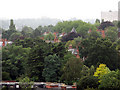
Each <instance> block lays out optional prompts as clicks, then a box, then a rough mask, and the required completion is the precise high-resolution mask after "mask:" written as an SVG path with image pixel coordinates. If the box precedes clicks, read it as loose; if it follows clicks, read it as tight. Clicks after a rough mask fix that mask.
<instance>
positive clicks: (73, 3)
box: [0, 0, 120, 20]
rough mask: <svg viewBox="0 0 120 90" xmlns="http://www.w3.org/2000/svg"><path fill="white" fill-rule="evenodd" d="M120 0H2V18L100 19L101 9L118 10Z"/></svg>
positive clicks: (0, 3) (0, 16)
mask: <svg viewBox="0 0 120 90" xmlns="http://www.w3.org/2000/svg"><path fill="white" fill-rule="evenodd" d="M118 1H120V0H0V19H23V18H35V19H38V18H43V17H48V18H55V19H61V20H68V19H71V18H76V19H82V20H84V19H96V18H98V19H100V18H101V11H109V10H112V11H118Z"/></svg>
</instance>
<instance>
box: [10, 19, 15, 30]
mask: <svg viewBox="0 0 120 90" xmlns="http://www.w3.org/2000/svg"><path fill="white" fill-rule="evenodd" d="M9 30H11V31H15V30H16V28H15V24H14V22H13V19H11V20H10V26H9Z"/></svg>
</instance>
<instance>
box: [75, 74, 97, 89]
mask: <svg viewBox="0 0 120 90" xmlns="http://www.w3.org/2000/svg"><path fill="white" fill-rule="evenodd" d="M98 85H99V83H98V79H97V78H96V77H94V76H85V77H83V78H81V79H80V80H79V81H78V83H77V89H78V90H85V89H87V88H88V87H89V88H97V87H98Z"/></svg>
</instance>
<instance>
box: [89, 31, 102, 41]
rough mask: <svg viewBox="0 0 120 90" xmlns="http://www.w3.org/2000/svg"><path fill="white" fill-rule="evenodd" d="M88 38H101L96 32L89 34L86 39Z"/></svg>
mask: <svg viewBox="0 0 120 90" xmlns="http://www.w3.org/2000/svg"><path fill="white" fill-rule="evenodd" d="M89 37H93V38H96V39H97V38H100V37H101V35H100V33H99V32H97V31H92V32H90V33H89V34H88V38H89Z"/></svg>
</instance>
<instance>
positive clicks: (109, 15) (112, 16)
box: [101, 11, 118, 22]
mask: <svg viewBox="0 0 120 90" xmlns="http://www.w3.org/2000/svg"><path fill="white" fill-rule="evenodd" d="M102 19H104V21H111V22H112V21H115V20H118V11H108V12H101V20H102Z"/></svg>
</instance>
